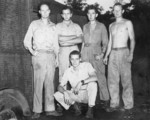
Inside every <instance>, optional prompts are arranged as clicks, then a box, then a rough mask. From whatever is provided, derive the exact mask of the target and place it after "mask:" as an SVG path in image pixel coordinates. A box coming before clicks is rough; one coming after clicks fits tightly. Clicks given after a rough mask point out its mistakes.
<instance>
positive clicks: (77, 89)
mask: <svg viewBox="0 0 150 120" xmlns="http://www.w3.org/2000/svg"><path fill="white" fill-rule="evenodd" d="M81 86H82V83H81V81H80V82H78V84H77V86H76V87H75V88H74V89H73V93H74V94H75V95H77V94H78V93H79V90H80V88H81Z"/></svg>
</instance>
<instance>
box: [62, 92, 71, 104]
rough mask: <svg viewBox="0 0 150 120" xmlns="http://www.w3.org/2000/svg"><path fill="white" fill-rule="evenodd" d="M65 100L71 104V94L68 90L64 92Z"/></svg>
mask: <svg viewBox="0 0 150 120" xmlns="http://www.w3.org/2000/svg"><path fill="white" fill-rule="evenodd" d="M64 101H65V103H66V104H67V105H71V99H70V97H69V94H68V93H67V92H64Z"/></svg>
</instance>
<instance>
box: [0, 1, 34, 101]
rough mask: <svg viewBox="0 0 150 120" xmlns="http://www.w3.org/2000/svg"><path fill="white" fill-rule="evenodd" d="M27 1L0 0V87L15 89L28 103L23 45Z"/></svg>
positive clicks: (29, 80) (28, 67)
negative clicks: (22, 94)
mask: <svg viewBox="0 0 150 120" xmlns="http://www.w3.org/2000/svg"><path fill="white" fill-rule="evenodd" d="M29 4H30V0H0V89H3V88H18V89H19V90H20V91H22V92H23V93H24V95H25V96H26V98H27V99H28V101H29V103H31V102H32V69H31V57H30V54H29V53H28V52H27V51H26V50H25V49H24V47H23V38H24V35H25V32H26V31H27V28H28V25H29V23H30V14H29V10H30V9H29Z"/></svg>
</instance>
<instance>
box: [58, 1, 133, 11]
mask: <svg viewBox="0 0 150 120" xmlns="http://www.w3.org/2000/svg"><path fill="white" fill-rule="evenodd" d="M55 1H57V2H59V3H62V4H66V1H67V0H55ZM115 1H122V3H123V4H125V3H130V2H131V0H83V2H86V3H88V4H89V5H90V4H94V3H98V4H99V5H100V6H102V7H103V9H104V11H103V12H104V13H105V12H106V11H110V10H111V9H110V7H112V6H113V5H114V3H115Z"/></svg>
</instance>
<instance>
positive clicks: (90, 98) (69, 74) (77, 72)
mask: <svg viewBox="0 0 150 120" xmlns="http://www.w3.org/2000/svg"><path fill="white" fill-rule="evenodd" d="M69 59H70V62H71V65H72V66H71V67H70V68H68V69H67V70H66V71H65V73H64V75H63V77H62V80H61V82H60V85H59V86H58V92H56V93H55V94H54V96H55V99H56V100H57V101H58V102H59V103H60V104H61V105H62V106H63V107H64V108H65V109H69V107H70V105H73V104H75V103H88V106H89V107H88V111H87V113H86V118H93V107H94V106H95V100H96V96H97V76H96V71H95V69H94V68H93V67H92V65H91V64H90V63H88V62H83V63H82V62H81V55H80V53H79V52H78V51H72V52H71V53H70V56H69ZM68 82H69V83H70V85H71V90H65V86H66V84H67V83H68Z"/></svg>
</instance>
